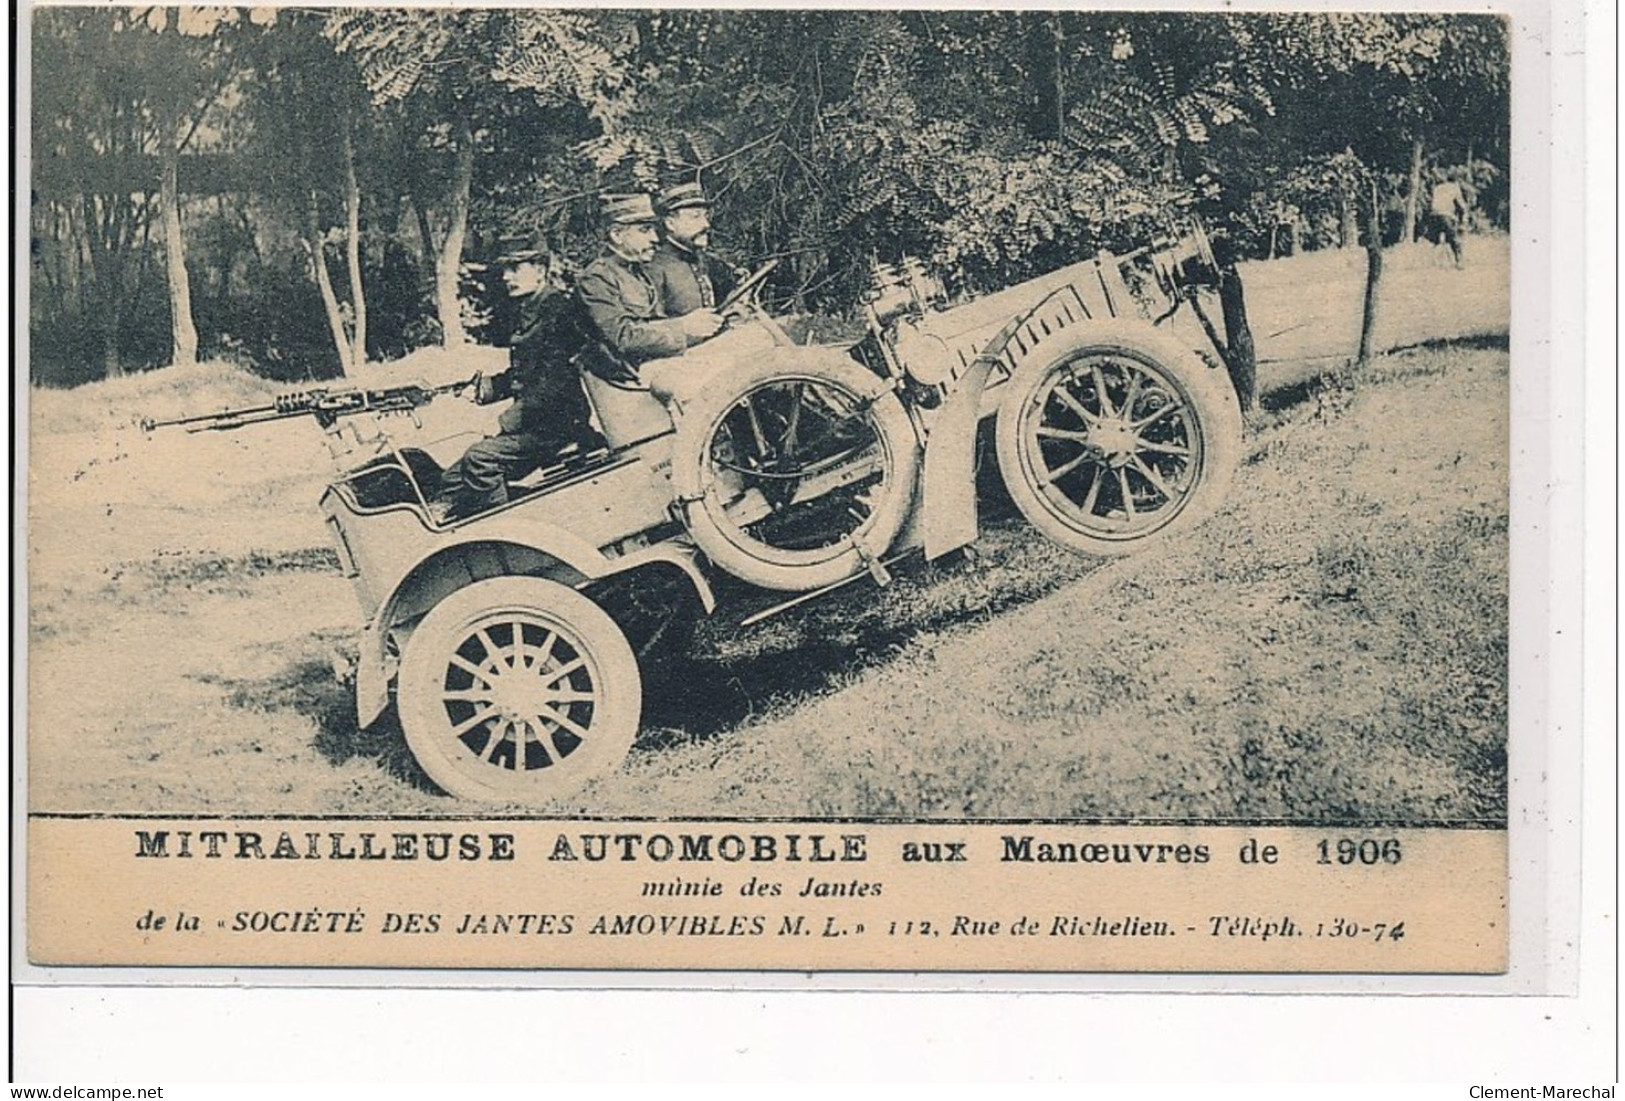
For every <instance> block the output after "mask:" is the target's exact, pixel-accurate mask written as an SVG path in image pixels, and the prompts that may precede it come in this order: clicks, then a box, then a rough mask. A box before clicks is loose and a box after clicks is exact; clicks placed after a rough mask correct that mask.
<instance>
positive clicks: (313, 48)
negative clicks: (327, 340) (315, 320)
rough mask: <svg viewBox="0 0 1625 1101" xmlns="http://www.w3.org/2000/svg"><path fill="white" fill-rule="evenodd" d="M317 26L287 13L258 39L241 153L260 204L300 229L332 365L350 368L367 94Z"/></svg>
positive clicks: (356, 349)
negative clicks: (336, 276) (343, 282)
mask: <svg viewBox="0 0 1625 1101" xmlns="http://www.w3.org/2000/svg"><path fill="white" fill-rule="evenodd" d="M321 30H322V15H321V14H320V13H312V12H307V11H302V10H289V11H285V12H282V13H281V14H280V16H279V18H278V21H277V24H276V28H275V32H274V33H272V34H268V35H266V36H265V38H264V39H263V41H262V42H261V43H260V48H259V50H258V53H257V56H256V59H255V60H256V80H255V86H254V94H253V96H252V98H251V99H249V100H248V101H247V102H246V103H245V111H246V112H247V114H248V115H249V118H250V122H249V127H248V129H249V132H250V137H249V139H248V142H247V144H246V147H245V148H244V149H243V150H242V152H241V155H242V156H243V157H245V158H251V159H252V160H253V162H254V164H255V166H256V172H255V177H256V179H257V181H258V183H257V186H258V189H259V190H260V193H261V194H262V196H263V197H264V199H265V200H266V202H267V203H268V204H269V205H270V206H271V207H272V208H273V209H275V210H277V211H278V212H279V214H280V215H281V216H282V217H283V218H285V219H287V220H288V221H289V222H290V223H291V224H293V225H296V226H298V227H299V243H300V248H301V250H302V251H303V253H304V257H305V266H306V271H307V272H308V273H309V278H310V279H311V282H312V283H314V284H315V286H316V288H317V290H318V292H319V294H320V296H321V301H322V307H323V312H324V314H325V315H326V319H327V327H328V330H329V332H330V333H331V335H332V338H333V346H334V349H335V351H336V353H337V356H338V361H339V368H340V371H341V372H342V373H345V374H349V373H350V372H351V371H352V370H353V369H354V368H355V367H356V366H358V365H359V364H361V363H364V362H365V361H366V357H367V346H366V336H367V334H366V317H367V305H366V290H365V287H364V285H363V281H362V265H361V254H360V248H361V237H362V191H363V189H362V186H361V183H360V180H359V178H358V145H359V144H360V142H359V131H360V129H361V123H362V120H364V119H366V118H367V110H366V92H365V89H364V87H363V85H362V83H361V79H360V75H359V74H358V72H357V71H356V69H355V67H354V66H353V65H352V64H350V63H349V62H348V61H347V60H346V59H344V58H342V57H340V56H338V55H337V54H336V53H335V52H334V51H333V48H332V46H331V44H330V43H329V42H328V41H327V40H326V39H325V38H324V37H323V36H322V33H321ZM339 227H342V228H339ZM333 244H339V245H342V252H343V255H344V260H345V271H346V277H347V282H348V284H349V295H348V308H346V304H345V303H344V302H341V301H340V299H339V296H338V290H337V288H336V287H335V285H334V283H333V276H332V272H331V270H330V269H329V267H328V258H327V251H328V247H329V245H333Z"/></svg>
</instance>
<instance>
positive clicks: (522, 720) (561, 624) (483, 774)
mask: <svg viewBox="0 0 1625 1101" xmlns="http://www.w3.org/2000/svg"><path fill="white" fill-rule="evenodd" d="M396 702H397V705H398V708H399V712H400V717H401V727H402V729H403V730H404V732H405V734H406V742H407V745H408V746H410V747H411V750H412V753H413V755H414V756H415V757H416V758H417V760H418V763H419V764H420V765H422V766H423V771H424V772H426V773H428V774H429V778H430V779H432V780H433V781H434V782H435V783H437V784H439V785H440V786H441V787H442V788H444V789H445V790H446V791H447V792H449V793H450V794H452V795H455V796H459V797H461V798H464V799H476V800H480V801H482V802H488V803H489V802H513V803H531V802H536V801H541V800H548V799H555V798H558V797H560V796H563V795H568V794H569V793H570V792H572V791H574V790H575V789H576V788H577V787H579V786H580V785H582V784H584V783H585V782H586V781H588V780H589V779H591V778H593V777H595V776H600V775H603V774H605V773H608V772H613V771H614V770H615V769H617V768H619V767H620V765H621V762H622V761H623V760H624V759H625V758H626V754H627V752H628V751H629V750H630V749H631V747H632V742H633V739H634V738H635V737H636V735H637V731H638V722H639V719H640V717H641V715H640V712H641V710H642V686H641V683H640V680H639V675H638V665H637V660H636V659H635V658H634V657H633V655H632V649H631V647H630V646H629V645H628V644H627V641H626V638H625V636H624V635H623V634H622V633H621V630H620V628H618V627H617V626H616V625H615V621H614V620H612V619H611V618H610V617H609V616H608V615H607V614H606V613H605V612H604V611H603V610H602V609H600V608H599V607H598V606H597V605H596V604H594V603H593V602H592V601H590V600H588V599H587V598H586V597H584V596H582V595H581V594H580V593H578V592H576V591H574V590H573V589H570V588H567V587H565V586H564V585H560V584H558V583H556V582H553V581H548V580H546V579H544V578H539V577H498V578H491V579H488V580H485V581H479V582H476V583H475V584H473V585H470V586H468V587H467V588H464V589H459V590H458V591H457V592H455V593H453V594H451V595H450V596H448V597H447V598H446V599H445V600H443V601H441V602H440V603H439V604H437V605H435V607H434V608H432V609H431V610H430V611H429V613H428V614H427V615H425V616H424V617H423V621H422V622H421V623H420V624H418V627H417V629H416V630H414V631H413V632H412V636H411V638H409V639H408V640H407V643H406V649H405V652H404V653H403V654H402V655H401V667H400V677H399V680H398V682H397V691H396Z"/></svg>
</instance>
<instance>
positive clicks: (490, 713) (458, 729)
mask: <svg viewBox="0 0 1625 1101" xmlns="http://www.w3.org/2000/svg"><path fill="white" fill-rule="evenodd" d="M496 713H497V710H496V708H494V707H486V708H483V709H476V710H475V711H474V714H472V715H470V716H469V717H468V718H466V719H464V720H462V721H461V722H459V723H455V724H453V726H452V728H451V736H452V737H453V738H461V737H462V736H463V735H464V734H467V733H468V732H469V731H470V730H473V729H474V728H475V727H476V726H478V725H480V724H481V723H483V722H486V721H487V720H489V719H491V718H494V717H495V716H496Z"/></svg>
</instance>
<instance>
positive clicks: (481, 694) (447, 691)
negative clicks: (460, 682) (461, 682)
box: [440, 686, 492, 703]
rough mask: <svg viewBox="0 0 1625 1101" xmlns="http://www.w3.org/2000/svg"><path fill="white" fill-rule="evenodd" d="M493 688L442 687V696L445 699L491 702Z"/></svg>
mask: <svg viewBox="0 0 1625 1101" xmlns="http://www.w3.org/2000/svg"><path fill="white" fill-rule="evenodd" d="M491 697H492V690H491V688H490V687H489V686H487V687H485V688H444V689H441V692H440V698H441V699H443V700H462V701H465V702H468V703H482V702H489V701H490V700H491Z"/></svg>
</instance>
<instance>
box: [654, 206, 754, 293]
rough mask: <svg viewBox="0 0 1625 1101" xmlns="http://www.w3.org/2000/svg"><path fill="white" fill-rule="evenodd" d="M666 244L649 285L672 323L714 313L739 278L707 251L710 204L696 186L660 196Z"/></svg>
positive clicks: (658, 249)
mask: <svg viewBox="0 0 1625 1101" xmlns="http://www.w3.org/2000/svg"><path fill="white" fill-rule="evenodd" d="M658 206H659V211H660V229H661V241H660V244H658V245H656V246H655V254H654V258H653V259H652V260H650V261H649V268H648V271H649V279H650V281H651V282H653V283H654V285H655V289H656V290H658V291H659V292H660V302H661V305H662V306H663V307H664V308H665V310H666V316H667V317H680V316H682V315H683V314H686V313H690V312H692V311H694V310H699V309H715V308H716V305H717V303H718V302H719V301H721V300H722V299H724V298H726V297H727V296H728V292H729V291H730V290H732V289H733V286H734V284H735V283H736V282H737V278H736V277H735V275H734V273H733V272H732V271H731V270H730V269H729V268H728V267H727V266H725V265H723V264H721V263H719V262H718V261H717V260H716V259H715V258H714V257H712V256H711V255H710V254H709V253H708V252H707V251H706V250H707V249H708V248H709V247H710V245H711V204H710V202H708V201H707V200H706V198H705V192H704V191H703V190H702V189H701V188H700V185H699V184H698V183H697V182H692V181H690V182H685V183H679V184H673V185H671V186H670V187H668V188H666V189H665V190H664V191H662V192H661V193H660V200H659V203H658Z"/></svg>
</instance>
